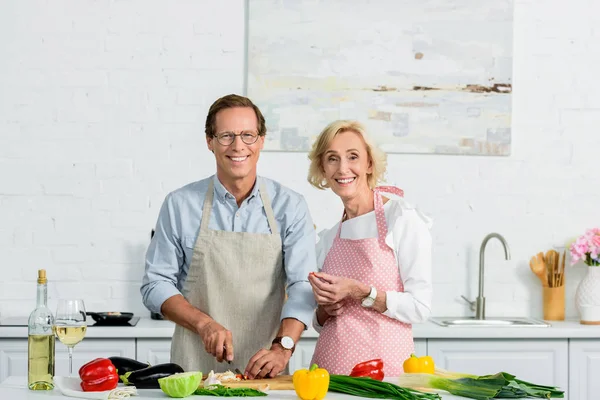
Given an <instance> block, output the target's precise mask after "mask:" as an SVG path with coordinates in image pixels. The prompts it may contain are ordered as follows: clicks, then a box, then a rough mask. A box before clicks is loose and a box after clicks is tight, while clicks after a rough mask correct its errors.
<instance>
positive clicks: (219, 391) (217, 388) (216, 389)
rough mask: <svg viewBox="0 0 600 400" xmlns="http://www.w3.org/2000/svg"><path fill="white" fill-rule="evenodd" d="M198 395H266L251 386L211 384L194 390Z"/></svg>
mask: <svg viewBox="0 0 600 400" xmlns="http://www.w3.org/2000/svg"><path fill="white" fill-rule="evenodd" d="M194 394H195V395H198V396H220V397H259V396H266V395H267V394H266V393H265V392H261V391H260V390H256V389H252V388H228V387H225V386H223V385H211V386H209V387H199V388H198V389H196V391H195V392H194Z"/></svg>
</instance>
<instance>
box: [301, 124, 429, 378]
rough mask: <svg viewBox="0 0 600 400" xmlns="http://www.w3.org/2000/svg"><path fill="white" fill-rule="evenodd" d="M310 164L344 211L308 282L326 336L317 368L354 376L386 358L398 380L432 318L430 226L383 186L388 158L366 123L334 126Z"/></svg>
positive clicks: (325, 238) (317, 182) (322, 243)
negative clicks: (416, 331)
mask: <svg viewBox="0 0 600 400" xmlns="http://www.w3.org/2000/svg"><path fill="white" fill-rule="evenodd" d="M309 159H310V171H309V176H308V181H309V182H310V183H311V184H312V185H313V186H314V187H316V188H318V189H326V188H329V189H331V190H332V191H333V192H334V193H335V194H337V195H338V196H339V197H340V199H341V200H342V203H343V204H344V212H343V215H342V218H341V221H340V222H339V223H337V224H336V225H335V226H333V227H332V228H331V229H329V230H326V231H324V232H322V233H320V234H319V236H320V240H319V242H318V244H317V261H318V267H319V272H317V273H313V274H311V275H310V276H309V282H310V284H311V286H312V288H313V293H314V295H315V299H316V300H317V304H318V307H317V310H316V312H315V316H314V319H313V326H314V327H315V329H316V330H317V331H318V332H320V336H319V339H318V341H317V346H316V349H315V352H314V355H313V359H312V362H311V364H312V363H317V364H318V365H319V366H320V367H322V368H325V369H327V370H328V371H329V372H330V373H333V374H349V373H350V371H351V370H352V367H353V366H354V365H356V364H358V363H360V362H362V361H366V360H371V359H375V358H381V359H382V360H383V361H384V372H385V374H386V375H387V376H398V375H400V374H401V373H403V369H402V362H403V361H404V360H405V359H406V358H407V357H409V356H410V354H411V353H412V352H413V351H414V343H413V337H412V324H413V323H419V322H424V321H426V320H427V318H428V317H429V314H430V304H431V294H432V284H431V246H432V244H431V234H430V227H431V220H430V219H429V218H428V217H426V216H425V215H423V214H422V213H421V212H419V211H418V210H417V209H415V207H412V206H411V205H410V204H408V203H407V202H406V201H404V200H403V198H402V196H403V192H402V190H400V189H398V188H396V187H392V186H379V187H378V186H377V184H378V183H379V182H380V181H381V180H382V179H383V176H384V174H385V170H386V164H387V161H386V155H385V153H383V152H382V151H381V150H379V149H378V148H377V147H376V146H374V145H373V144H372V143H371V141H370V139H369V137H368V136H367V133H366V131H365V128H364V127H363V126H362V125H361V124H360V123H358V122H355V121H335V122H332V123H331V124H329V125H328V126H327V127H326V128H325V129H324V130H323V131H322V132H321V134H320V135H319V137H318V138H317V140H316V141H315V143H314V145H313V147H312V150H311V152H310V154H309Z"/></svg>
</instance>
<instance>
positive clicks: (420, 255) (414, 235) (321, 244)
mask: <svg viewBox="0 0 600 400" xmlns="http://www.w3.org/2000/svg"><path fill="white" fill-rule="evenodd" d="M385 196H386V197H387V194H385ZM383 208H384V211H385V219H386V222H387V226H388V234H387V236H386V238H385V242H386V243H387V244H388V246H390V248H392V249H393V250H394V256H395V257H396V262H397V264H398V271H399V273H400V277H401V279H402V282H403V284H404V292H394V291H389V292H386V305H387V310H386V311H385V312H384V313H383V314H384V315H386V316H388V317H390V318H394V319H397V320H399V321H402V322H405V323H408V324H413V323H420V322H424V321H426V320H427V319H428V318H429V315H430V314H431V297H432V278H431V256H432V239H431V232H430V229H431V226H432V220H431V218H430V217H428V216H426V215H424V214H423V213H421V212H420V211H419V210H417V209H416V208H415V207H413V206H411V205H410V204H409V203H407V202H406V201H405V200H404V199H402V198H399V197H395V196H393V195H390V200H389V201H388V202H387V203H385V204H384V206H383ZM338 226H339V222H338V223H337V224H335V226H333V227H332V228H330V229H326V230H323V231H321V232H320V233H319V241H318V242H317V265H318V267H319V270H322V269H323V263H324V261H325V257H326V256H327V253H329V249H330V248H331V246H332V245H333V240H334V239H335V235H336V233H337V230H338ZM340 237H341V238H342V239H366V238H375V237H377V223H376V221H375V211H371V212H370V213H367V214H363V215H361V216H358V217H355V218H352V219H349V220H347V221H345V222H343V223H342V231H341V233H340ZM391 278H392V277H390V279H391ZM363 283H365V284H367V285H369V284H371V283H370V282H363ZM313 327H314V328H315V330H316V331H317V332H320V331H321V328H322V326H320V325H319V323H318V322H317V318H316V314H315V316H314V318H313Z"/></svg>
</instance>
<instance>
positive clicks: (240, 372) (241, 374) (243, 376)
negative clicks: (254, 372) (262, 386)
mask: <svg viewBox="0 0 600 400" xmlns="http://www.w3.org/2000/svg"><path fill="white" fill-rule="evenodd" d="M235 373H236V374H240V376H241V377H242V380H243V381H245V380H246V379H248V378H246V375H244V374H243V373H242V371H240V369H239V368H236V369H235Z"/></svg>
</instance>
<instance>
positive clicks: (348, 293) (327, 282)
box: [308, 272, 370, 315]
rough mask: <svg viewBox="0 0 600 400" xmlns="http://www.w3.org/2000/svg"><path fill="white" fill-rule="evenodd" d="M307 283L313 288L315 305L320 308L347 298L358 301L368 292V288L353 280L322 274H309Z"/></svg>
mask: <svg viewBox="0 0 600 400" xmlns="http://www.w3.org/2000/svg"><path fill="white" fill-rule="evenodd" d="M308 281H309V282H310V284H311V286H312V288H313V293H314V295H315V299H316V300H317V304H319V305H322V306H326V305H333V304H336V303H340V302H341V301H342V300H344V299H346V298H348V297H350V298H352V299H354V300H360V299H362V298H364V297H366V296H367V295H368V294H369V292H370V287H369V286H367V285H365V284H364V283H362V282H359V281H357V280H355V279H350V278H344V277H341V276H335V275H329V274H326V273H323V272H318V273H311V274H309V275H308ZM365 292H366V294H365ZM330 315H331V314H330Z"/></svg>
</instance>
